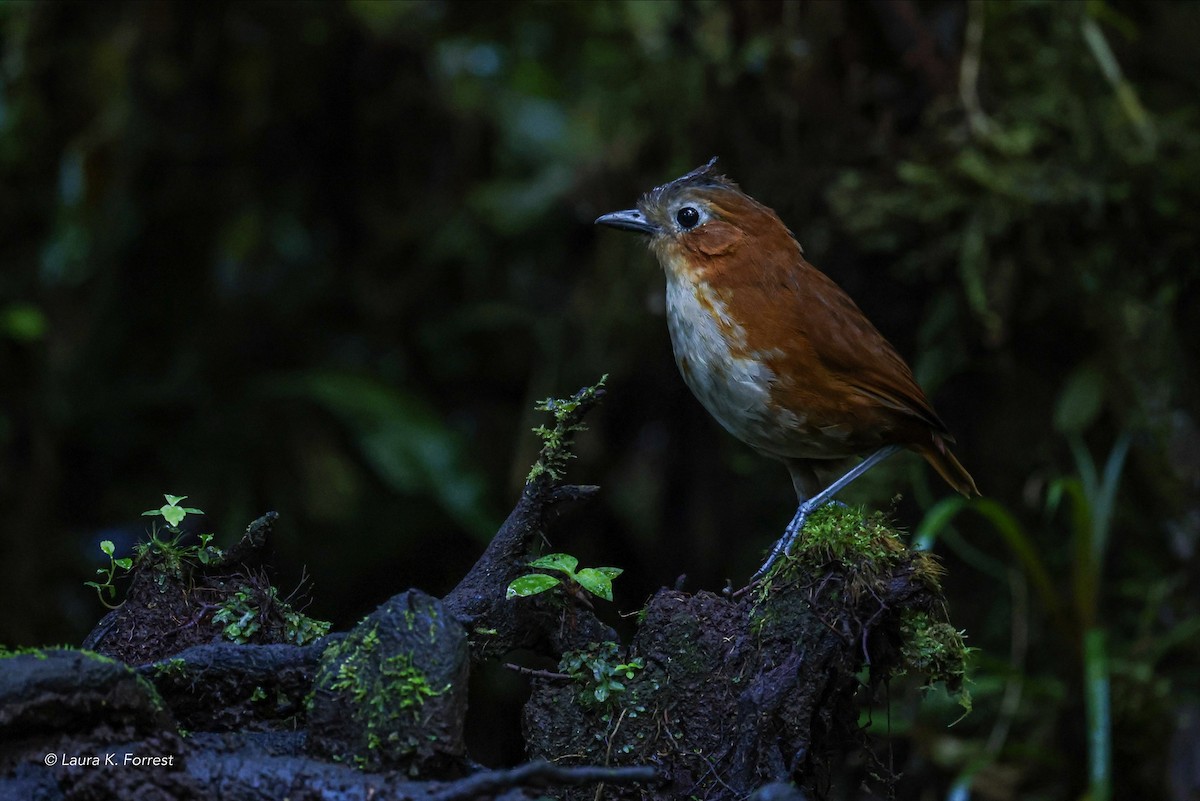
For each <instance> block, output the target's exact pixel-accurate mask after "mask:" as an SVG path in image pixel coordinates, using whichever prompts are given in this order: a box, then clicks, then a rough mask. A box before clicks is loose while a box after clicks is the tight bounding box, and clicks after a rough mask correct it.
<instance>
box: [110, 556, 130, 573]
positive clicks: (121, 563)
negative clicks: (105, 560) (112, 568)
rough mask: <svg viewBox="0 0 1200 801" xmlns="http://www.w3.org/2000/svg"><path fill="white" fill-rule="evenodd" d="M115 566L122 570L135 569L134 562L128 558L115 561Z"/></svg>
mask: <svg viewBox="0 0 1200 801" xmlns="http://www.w3.org/2000/svg"><path fill="white" fill-rule="evenodd" d="M113 564H114V565H116V566H117V567H119V568H121V569H122V570H128V569H129V568H131V567H133V560H132V559H130V558H129V557H128V556H126V557H123V558H121V559H114V560H113Z"/></svg>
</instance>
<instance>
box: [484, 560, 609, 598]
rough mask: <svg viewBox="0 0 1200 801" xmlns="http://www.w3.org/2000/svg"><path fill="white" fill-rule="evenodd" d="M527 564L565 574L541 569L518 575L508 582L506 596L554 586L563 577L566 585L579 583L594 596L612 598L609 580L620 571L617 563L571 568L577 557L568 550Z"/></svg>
mask: <svg viewBox="0 0 1200 801" xmlns="http://www.w3.org/2000/svg"><path fill="white" fill-rule="evenodd" d="M529 566H530V567H539V568H542V569H543V570H556V571H558V572H559V573H562V574H563V575H564V576H565V578H559V577H557V576H550V575H547V574H545V573H530V574H529V575H528V576H521V577H520V578H519V579H516V580H515V581H513V582H512V583H511V584H509V585H508V592H506V593H505V594H504V597H505V598H506V599H511V598H525V597H527V596H530V595H537V594H538V593H540V592H545V591H546V590H549V589H552V588H554V587H557V586H558V585H559V584H562V583H563V582H564V581H565V582H566V583H567V586H568V587H574V586H579V587H582V588H583V589H585V590H587V591H588V592H590V593H591V594H592V595H595V596H596V597H597V598H603V599H604V600H606V601H611V600H612V599H613V594H612V580H613V579H615V578H616V577H617V576H619V575H621V573H623V572H624V571H623V570H621V568H619V567H585V568H583V569H582V570H580V571H578V572H576V570H575V568H576V567H578V566H579V560H578V559H576V558H575V557H574V556H571V555H570V554H569V553H551V554H546V555H545V556H543V557H541V558H539V559H534V560H533V561H532V562H530V563H529Z"/></svg>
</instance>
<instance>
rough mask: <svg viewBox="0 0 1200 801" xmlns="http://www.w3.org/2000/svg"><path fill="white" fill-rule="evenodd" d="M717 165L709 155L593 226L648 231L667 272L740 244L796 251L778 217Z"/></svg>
mask: <svg viewBox="0 0 1200 801" xmlns="http://www.w3.org/2000/svg"><path fill="white" fill-rule="evenodd" d="M716 166H717V159H716V158H715V157H714V158H713V159H711V160H710V161H709V162H708V163H707V164H705V165H704V166H703V167H698V168H697V169H694V170H692V171H691V172H689V173H687V174H686V175H683V176H681V177H679V178H676V179H675V180H674V181H671V182H670V183H665V184H663V185H662V186H657V187H655V188H654V189H651V190H650V191H649V192H647V193H646V194H644V195H642V197H641V199H640V200H639V201H638V204H637V208H634V209H628V210H626V211H614V212H612V213H610V214H605V215H602V216H601V217H599V218H598V219H597V220H596V224H597V225H609V226H612V227H613V228H621V229H624V230H626V231H636V232H638V233H643V234H648V235H649V236H650V248H651V249H652V250H653V251H654V252H655V255H657V256H658V260H659V262H660V263H661V264H662V265H663V267H664V268H665V269H667V270H672V271H685V272H694V271H705V270H706V269H708V268H710V267H712V266H713V262H714V261H724V260H725V257H728V256H731V255H733V254H734V253H735V252H737V251H738V250H740V249H741V248H742V247H743V246H745V245H751V246H754V245H758V246H760V247H762V246H766V245H771V246H774V247H775V248H778V247H783V248H785V249H786V250H788V251H791V252H793V253H794V252H797V251H798V249H799V245H798V244H797V243H796V240H795V238H794V237H792V235H791V232H790V231H789V230H788V229H787V226H785V225H784V224H783V222H782V221H781V220H780V219H779V216H778V215H776V214H775V212H774V211H772V210H771V209H769V208H767V207H766V206H764V205H762V204H761V203H759V202H758V201H756V200H755V199H754V198H752V197H750V196H749V195H746V194H745V193H743V192H742V191H741V190H740V189H739V188H738V185H737V184H735V183H734V182H733V181H731V180H729V179H728V178H726V177H725V176H724V175H721V174H720V173H718V172H717V170H716ZM755 249H756V250H758V249H759V248H755ZM769 249H770V248H768V251H769ZM789 255H790V253H789Z"/></svg>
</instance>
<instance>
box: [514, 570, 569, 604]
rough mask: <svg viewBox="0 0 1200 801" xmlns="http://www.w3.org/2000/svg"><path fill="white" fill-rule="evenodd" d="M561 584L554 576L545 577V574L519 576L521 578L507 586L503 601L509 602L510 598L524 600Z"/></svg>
mask: <svg viewBox="0 0 1200 801" xmlns="http://www.w3.org/2000/svg"><path fill="white" fill-rule="evenodd" d="M561 583H562V582H561V581H560V580H559V579H556V578H555V577H554V576H547V575H546V574H545V573H531V574H529V575H528V576H521V578H519V579H517V580H515V581H514V582H513V583H512V584H509V585H508V591H507V592H505V593H504V598H505V600H511V599H512V598H525V597H527V596H530V595H537V594H538V593H539V592H545V591H546V590H548V589H550V588H551V587H555V586H558V585H559V584H561Z"/></svg>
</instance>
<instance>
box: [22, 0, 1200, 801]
mask: <svg viewBox="0 0 1200 801" xmlns="http://www.w3.org/2000/svg"><path fill="white" fill-rule="evenodd" d="M1198 35H1200V4H1197V3H1183V2H1180V3H1169V2H1132V1H1130V2H1086V3H1085V2H996V1H989V2H967V3H964V2H909V1H907V0H876V1H875V2H832V1H830V2H794V3H779V2H744V3H732V2H730V3H724V2H682V1H676V0H661V1H660V2H611V3H601V2H569V3H551V2H492V3H486V4H483V3H480V4H475V3H467V2H434V1H432V0H428V1H420V2H418V1H417V0H413V1H411V2H394V3H387V2H327V3H325V2H323V3H301V2H294V3H267V2H260V3H168V2H123V3H122V2H111V3H107V2H106V3H65V2H42V3H21V2H7V3H3V4H0V558H2V559H3V564H4V570H3V578H2V580H0V642H2V643H4V644H6V645H9V646H20V645H39V644H50V643H59V642H65V643H77V642H79V641H80V640H81V639H82V637H83V636H84V635H85V634H86V632H87V631H88V630H89V629H90V628H91V627H92V625H93V624H94V623H95V622H96V621H97V620H98V619H99V618H100V617H101V615H102V614H103V612H104V611H105V610H104V609H103V607H101V605H100V604H99V603H98V601H97V598H96V595H95V593H94V592H93V591H92V590H89V589H88V588H86V587H84V586H83V582H84V581H85V580H88V579H90V578H92V577H93V574H94V572H95V568H96V567H98V566H99V565H100V564H101V563H102V562H104V561H106V560H105V557H103V555H102V554H101V553H100V551H99V548H98V543H99V542H100V541H101V540H104V539H108V540H113V541H114V542H116V544H117V552H118V554H117V555H118V556H120V555H128V553H129V551H130V549H131V548H132V546H133V545H134V544H135V543H136V542H137V541H138V539H139V538H141V537H144V536H145V533H146V530H147V524H146V521H147V520H148V518H143V517H140V516H139V515H140V513H141V512H142V511H143V510H147V509H151V508H156V507H158V506H159V505H160V504H161V503H162V500H161V496H162V494H163V493H172V494H176V495H185V494H186V495H188V496H189V497H188V501H187V503H188V504H189V505H194V506H197V507H200V508H201V509H203V510H204V511H205V512H206V513H207V514H206V516H205V517H204V518H202V519H201V520H200V525H199V528H198V529H197V530H198V531H212V532H215V533H216V534H217V540H216V541H217V543H218V544H222V543H223V544H229V543H230V542H232V541H233V540H234V539H235V538H236V537H237V536H238V534H239V532H240V531H241V530H242V529H243V528H244V527H245V525H246V524H247V523H248V522H249V521H250V520H251V519H253V518H255V517H257V516H258V515H260V514H262V513H263V512H265V511H267V510H269V509H275V510H278V511H279V512H280V514H281V523H280V526H279V539H278V542H277V568H278V583H279V584H280V585H281V586H282V587H283V588H284V589H285V590H290V588H292V587H295V586H296V585H298V584H300V583H302V581H304V582H311V585H310V586H311V589H310V592H311V604H310V605H309V606H308V609H307V611H308V612H309V613H310V614H312V615H314V616H317V617H323V618H327V619H332V620H333V622H334V625H335V627H336V628H345V627H347V626H349V625H351V624H352V623H353V622H355V621H356V620H357V619H359V618H360V617H361V616H362V615H364V614H365V613H366V612H368V611H370V610H371V609H373V608H374V607H375V606H376V605H377V604H379V603H380V602H382V601H383V600H384V599H386V598H387V597H388V596H390V595H392V594H394V593H396V592H398V591H400V590H403V589H404V588H406V587H410V586H417V587H420V588H422V589H424V590H426V591H428V592H430V593H432V594H434V595H442V594H444V593H445V592H447V591H448V590H449V589H450V588H451V587H452V586H453V585H454V584H455V583H456V581H457V579H458V578H459V577H460V576H461V575H462V574H463V572H464V571H465V570H466V569H467V568H468V567H469V566H470V565H471V564H472V562H473V561H474V560H475V558H476V557H477V556H478V554H479V553H480V552H481V550H482V548H483V546H484V543H485V542H486V541H487V538H488V537H489V535H490V534H491V532H492V531H494V529H495V527H496V525H497V524H498V522H499V521H500V520H501V519H502V518H503V516H504V514H505V513H506V511H507V509H508V508H509V507H510V506H511V504H512V503H513V501H514V499H515V498H516V496H517V493H518V492H519V489H520V486H521V484H522V481H523V478H524V476H525V473H526V471H527V470H528V468H529V465H530V463H531V461H532V460H533V458H534V456H535V453H536V447H537V444H538V443H537V439H536V437H534V436H533V435H532V434H531V433H530V428H531V427H532V426H534V425H536V424H538V423H539V422H541V420H540V418H539V415H538V414H537V413H536V412H534V410H533V405H534V403H535V402H536V401H538V400H540V399H543V398H545V397H547V396H563V395H566V394H569V393H570V392H573V391H574V390H575V389H577V388H578V387H580V386H583V385H585V384H591V383H593V382H595V381H596V380H597V379H598V378H599V376H600V375H602V374H605V373H607V374H608V375H609V380H608V388H609V395H608V398H607V399H606V401H605V402H604V404H603V406H602V407H601V408H600V409H598V410H597V411H596V412H595V413H593V414H592V415H591V417H590V430H589V431H588V432H587V433H586V434H585V435H583V436H581V437H580V440H579V458H578V459H577V460H576V461H575V462H573V463H572V464H571V468H570V474H569V478H570V479H571V480H574V481H577V482H580V483H595V484H600V485H601V486H602V487H603V493H602V496H601V498H600V500H599V501H598V502H597V503H595V504H593V505H591V506H590V507H586V508H582V509H579V510H577V511H576V512H574V513H572V514H568V515H567V516H565V517H564V518H563V519H562V520H561V521H560V523H559V526H558V528H557V530H555V531H554V532H553V533H552V537H553V547H554V549H555V550H563V551H568V552H570V553H572V554H575V555H576V556H578V557H579V558H580V560H581V562H582V563H583V564H584V565H615V566H620V567H623V568H625V571H626V572H625V574H624V575H622V576H621V577H620V578H619V579H618V580H617V582H616V584H615V589H616V601H615V604H614V605H613V606H612V607H611V608H610V609H608V610H605V614H606V615H607V616H608V617H609V618H610V620H611V622H613V623H614V624H615V625H618V626H619V627H623V630H626V631H627V630H628V628H629V625H630V623H629V622H628V621H624V620H623V618H622V617H621V614H626V615H627V614H629V613H632V612H634V611H636V610H637V609H638V608H639V607H640V606H641V605H642V603H643V602H644V600H645V599H646V597H647V596H648V595H649V594H650V593H651V592H652V591H653V590H654V589H655V588H657V587H659V586H661V585H663V584H667V585H670V584H672V583H674V582H675V581H676V578H677V577H678V576H679V575H680V574H687V576H688V579H687V584H686V586H687V587H688V588H689V589H693V590H694V589H712V590H719V589H720V588H721V587H723V586H724V585H725V582H726V580H727V579H728V580H732V581H733V582H734V583H735V585H740V583H742V582H744V581H745V579H746V578H747V577H748V576H749V574H750V573H751V572H752V571H753V569H754V568H755V566H756V565H757V564H758V563H759V561H760V559H761V555H762V551H763V549H764V548H765V547H766V546H767V545H768V544H769V543H770V542H771V541H772V540H773V539H774V538H775V537H776V536H777V535H778V533H779V532H780V530H781V528H782V526H783V525H784V523H786V521H787V520H788V519H789V518H790V516H791V514H792V511H793V506H794V497H793V494H792V489H791V486H790V482H789V481H788V478H787V474H786V471H785V470H784V469H783V468H782V467H781V466H779V465H777V464H774V463H770V462H767V461H764V460H762V459H760V458H758V457H756V456H755V455H754V454H753V453H751V452H750V451H749V450H748V449H746V448H745V447H744V446H742V445H741V444H740V443H738V442H736V441H735V440H733V439H732V438H731V437H729V436H728V435H726V434H725V433H724V432H723V431H721V430H720V429H719V428H718V426H717V425H716V424H715V423H714V422H713V421H712V420H710V419H709V418H708V416H707V415H706V414H705V412H704V411H703V409H702V408H701V407H700V406H699V404H698V403H697V402H696V401H695V400H694V399H693V398H692V397H691V395H690V394H689V392H688V390H687V389H686V387H685V386H684V385H683V383H682V381H681V379H680V378H679V376H678V375H677V373H676V370H675V366H674V363H673V360H672V357H671V354H670V344H669V341H668V338H667V331H666V326H665V323H664V319H663V299H662V293H663V279H662V275H661V271H660V270H659V268H658V266H657V265H656V264H655V263H654V261H653V258H652V257H651V256H650V255H649V254H648V253H647V252H646V251H645V249H644V247H643V245H642V244H641V243H640V242H639V241H637V238H636V237H632V236H629V235H622V234H619V233H617V232H613V231H611V230H607V229H597V228H596V227H594V226H593V225H592V220H593V219H594V218H595V217H596V216H597V215H599V214H601V213H604V212H607V211H612V210H615V209H620V208H627V207H629V206H631V205H632V203H633V202H634V200H635V199H636V198H637V196H638V194H640V193H641V192H642V191H644V190H646V189H648V188H650V187H652V186H654V185H656V184H658V183H662V182H664V181H666V180H669V179H671V178H673V177H675V176H677V175H679V174H680V173H682V172H684V171H686V170H688V169H691V168H693V167H695V166H697V165H699V164H701V163H703V162H704V161H706V160H707V159H708V158H709V157H710V156H713V155H718V156H720V158H721V162H720V163H721V165H722V167H723V170H724V171H725V172H727V174H729V175H730V176H731V177H733V178H734V179H735V180H737V181H738V182H740V183H741V185H742V186H743V187H744V188H745V189H746V190H747V191H748V192H750V193H751V194H753V195H754V196H755V197H757V198H758V199H759V200H761V201H763V202H764V203H766V204H768V205H770V206H772V207H774V208H775V209H776V210H777V211H778V212H779V213H780V215H781V216H782V217H783V219H784V220H785V221H786V222H787V223H788V224H789V225H790V227H791V228H792V229H793V230H794V231H795V232H796V234H797V236H798V238H799V239H800V241H801V242H802V243H803V244H804V246H805V248H806V252H807V253H808V255H809V257H810V258H811V259H812V260H813V261H814V263H816V264H817V265H818V266H819V267H821V268H822V269H824V270H825V271H826V272H827V273H829V274H830V275H831V276H832V277H833V278H834V279H835V280H836V281H838V282H839V283H840V284H841V285H842V286H843V287H844V288H845V289H847V291H849V292H850V294H851V295H852V296H853V297H854V298H855V299H856V300H857V301H858V303H859V305H860V306H861V307H862V308H863V309H864V311H865V312H866V313H867V314H868V316H869V317H871V318H872V320H874V321H875V323H876V324H877V326H878V327H879V328H880V329H881V330H882V331H883V332H884V333H885V334H886V335H887V336H888V337H889V338H890V339H891V340H892V341H893V342H894V343H895V344H896V346H897V348H898V349H899V350H900V352H901V353H902V354H904V355H905V356H906V357H907V358H908V359H909V360H910V362H911V363H912V365H913V366H914V369H915V371H916V373H917V376H918V378H919V380H920V381H921V382H922V384H923V385H924V386H925V388H926V390H927V391H928V393H929V394H930V396H931V398H932V399H933V401H934V403H935V405H936V406H937V408H938V410H939V412H940V413H941V416H942V417H943V418H944V419H945V420H946V422H947V424H948V425H949V426H950V428H951V430H952V431H954V432H955V434H956V436H957V438H958V442H959V445H958V448H957V452H958V454H959V455H960V456H961V458H962V461H963V462H964V464H966V465H967V466H968V467H969V469H970V470H971V471H972V473H973V474H974V476H975V478H976V479H977V481H978V483H979V486H980V487H981V488H982V490H983V492H984V494H985V496H986V497H985V499H984V500H983V501H982V502H979V503H977V504H975V505H972V506H970V507H968V508H962V506H961V504H960V503H959V502H958V501H955V500H947V498H948V496H949V495H950V491H949V489H948V488H946V487H945V486H944V485H942V484H941V483H940V482H939V481H938V480H937V478H936V476H934V475H933V474H932V473H931V472H930V471H929V470H928V469H927V468H926V467H925V466H924V465H923V464H922V463H921V462H920V460H919V459H917V458H916V457H913V456H911V455H906V456H903V457H898V458H896V459H894V460H892V462H891V463H889V464H886V465H884V466H883V467H880V468H879V469H877V470H875V471H873V472H872V474H870V475H869V476H868V477H867V478H866V479H864V480H863V481H862V482H860V484H859V485H857V486H856V487H854V488H853V491H852V492H849V493H847V496H846V498H847V500H852V501H856V502H861V503H866V504H869V505H870V506H871V507H874V508H881V509H885V510H890V512H891V514H892V515H893V517H894V519H895V521H896V522H897V524H898V525H900V526H902V527H904V528H907V529H909V530H911V531H913V533H914V536H915V537H917V538H918V539H919V540H920V541H921V542H922V543H924V544H927V545H929V546H930V547H932V548H934V550H935V551H936V552H937V553H938V554H939V555H941V556H942V557H943V559H944V561H945V565H946V568H947V570H948V574H947V577H946V586H947V591H948V594H949V597H950V613H951V619H952V620H953V621H954V622H955V624H956V625H958V626H959V627H961V628H963V629H965V631H966V634H967V638H968V640H967V641H968V643H969V644H970V645H972V646H973V647H974V648H976V649H977V651H975V653H974V654H973V674H972V683H971V685H970V689H971V693H972V696H973V699H974V711H973V712H972V713H971V714H970V715H968V716H967V717H965V718H964V719H963V720H961V721H959V722H957V723H956V724H955V725H953V726H952V727H951V726H950V725H949V724H951V723H952V722H954V721H955V719H956V718H957V717H958V716H959V714H960V712H961V710H960V709H959V708H958V707H957V706H956V704H955V703H954V702H953V700H952V699H950V698H949V697H948V696H946V695H945V694H944V693H941V692H938V691H936V690H935V691H933V692H924V691H921V690H920V689H919V688H917V687H906V686H899V685H893V687H892V688H891V691H890V693H889V694H888V696H887V697H885V698H880V699H876V700H875V701H874V703H872V704H870V705H868V706H867V707H865V708H864V722H865V723H867V724H868V725H870V726H871V728H872V731H873V732H874V733H875V734H876V735H877V736H878V738H879V742H880V743H881V747H882V748H884V749H885V751H886V753H887V758H888V759H889V760H891V762H892V764H894V765H895V767H896V768H897V769H900V770H903V771H904V774H905V777H904V778H903V779H902V780H901V783H900V785H899V786H898V792H899V794H900V796H901V797H904V798H921V799H934V798H943V797H944V798H959V799H962V798H968V797H970V798H981V799H1013V798H1022V799H1074V798H1080V797H1082V796H1083V795H1084V794H1085V793H1089V792H1090V793H1091V797H1092V798H1095V799H1100V798H1103V797H1105V794H1106V793H1113V794H1114V795H1115V797H1125V798H1172V799H1194V798H1196V797H1197V796H1196V793H1197V792H1198V790H1197V788H1198V787H1200V592H1198V591H1197V589H1198V584H1200V583H1198V581H1197V577H1198V571H1200V556H1198V555H1197V546H1198V545H1200V428H1198V425H1200V423H1198V420H1197V411H1198V408H1200V404H1198V403H1197V391H1198V387H1197V369H1196V365H1197V364H1198V363H1200V282H1198V280H1197V278H1198V276H1200V259H1198V256H1197V254H1198V253H1200V106H1198V105H1197V99H1198V97H1200V93H1198V91H1197V90H1198V89H1200V48H1197V47H1196V44H1195V43H1196V40H1197V36H1198ZM475 681H476V683H477V685H478V688H479V693H480V695H477V696H476V697H475V698H474V699H473V701H472V703H473V705H474V706H473V709H472V715H473V716H474V717H475V720H474V723H473V726H474V730H475V734H474V736H475V738H476V746H475V749H476V753H478V754H479V755H480V756H482V757H484V758H485V759H486V760H490V761H492V762H493V763H502V762H513V761H515V760H517V759H518V758H519V757H520V743H519V731H518V730H517V728H516V726H517V719H518V715H519V705H520V703H521V701H522V692H523V686H524V681H523V679H521V678H520V677H516V676H514V675H512V674H510V673H508V672H506V671H503V670H500V669H499V668H497V669H495V670H492V671H484V672H483V673H481V674H480V675H479V676H477V677H476V678H475ZM481 699H490V700H481ZM843 792H844V793H845V794H846V795H848V796H854V795H855V793H856V792H858V791H857V790H856V789H855V788H854V787H847V788H843Z"/></svg>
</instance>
